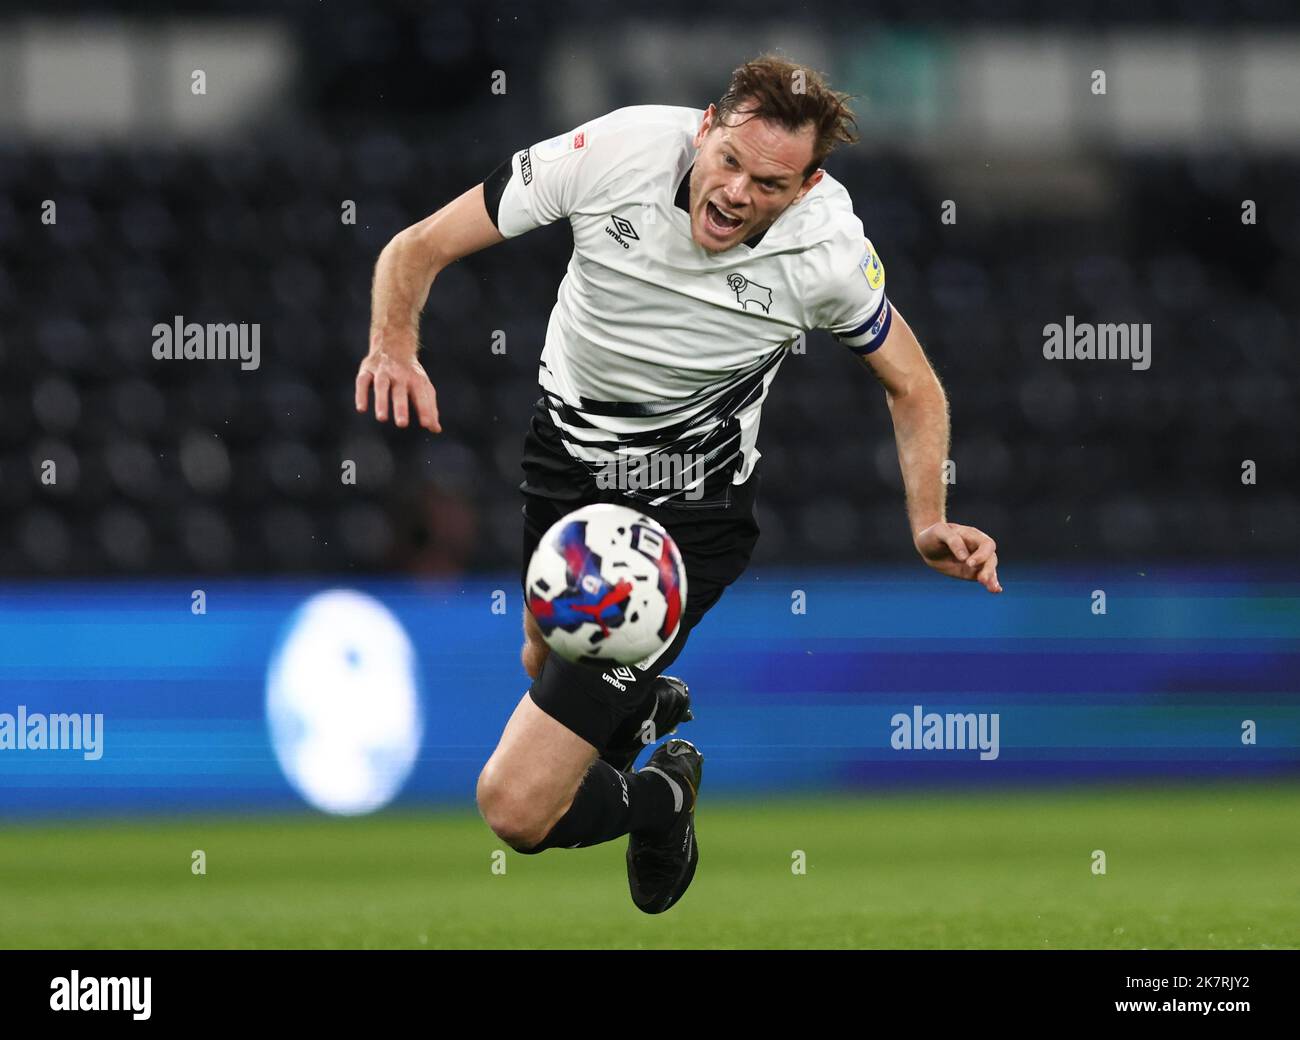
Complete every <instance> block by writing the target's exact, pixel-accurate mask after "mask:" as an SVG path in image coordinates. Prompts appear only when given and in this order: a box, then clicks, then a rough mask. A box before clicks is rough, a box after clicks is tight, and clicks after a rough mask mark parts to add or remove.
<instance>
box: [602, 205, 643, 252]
mask: <svg viewBox="0 0 1300 1040" xmlns="http://www.w3.org/2000/svg"><path fill="white" fill-rule="evenodd" d="M609 219H610V221H611V222H612V223H613V225H614V226H613V227H610V226H609V224H606V225H605V234H607V235H609V236H610V238H612V239H613V240H614V241H615V242H617V243H618V244H619V245H621V246H622V247H623V248H624V249H631V248H632V245H631V243H629V242H628V241H627V240H628V239H629V238H630V239H632V241H634V242H639V241H641V236H640V235H638V234H637V233H636V228H634V227H633V226H632V222H631V221H630V220H624V219H623V218H622V217H620V216H619V215H618V214H617V213H611V214H610V217H609Z"/></svg>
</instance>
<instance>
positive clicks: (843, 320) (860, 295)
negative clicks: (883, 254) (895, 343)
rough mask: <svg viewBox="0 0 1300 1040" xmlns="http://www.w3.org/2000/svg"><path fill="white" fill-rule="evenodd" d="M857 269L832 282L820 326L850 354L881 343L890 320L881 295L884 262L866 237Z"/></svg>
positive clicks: (889, 312) (860, 352) (885, 303)
mask: <svg viewBox="0 0 1300 1040" xmlns="http://www.w3.org/2000/svg"><path fill="white" fill-rule="evenodd" d="M866 247H867V248H866V252H865V253H863V254H862V257H861V259H860V260H859V261H858V264H857V270H855V271H853V274H852V277H851V278H849V279H848V281H847V282H846V281H844V280H843V278H844V275H841V277H840V280H839V281H837V282H836V283H835V285H836V287H835V292H834V296H833V298H832V299H831V300H830V303H829V306H828V308H827V311H828V313H829V317H828V318H827V320H826V322H825V324H824V325H823V326H822V327H823V328H825V329H826V330H827V331H829V332H830V333H831V335H833V336H834V337H835V338H836V339H837V340H839V341H840V342H841V343H843V344H844V345H845V346H846V347H848V348H849V349H850V350H851V351H853V353H855V354H857V355H859V356H863V355H866V354H870V353H871V352H872V351H873V350H875V349H876V348H877V347H879V346H880V345H881V344H882V343H884V342H885V337H887V336H888V335H889V327H890V325H891V323H892V321H893V308H891V307H890V305H889V300H888V298H887V297H886V296H885V265H884V264H883V263H882V262H881V260H880V256H879V254H878V253H877V252H876V250H875V247H874V246H873V245H872V244H871V242H870V240H867V241H866Z"/></svg>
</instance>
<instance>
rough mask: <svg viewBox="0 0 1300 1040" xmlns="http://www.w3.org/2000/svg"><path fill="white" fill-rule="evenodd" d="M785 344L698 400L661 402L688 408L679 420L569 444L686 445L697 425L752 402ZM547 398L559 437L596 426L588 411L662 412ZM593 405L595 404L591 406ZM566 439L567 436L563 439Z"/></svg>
mask: <svg viewBox="0 0 1300 1040" xmlns="http://www.w3.org/2000/svg"><path fill="white" fill-rule="evenodd" d="M785 353H786V351H785V347H778V348H777V349H776V350H774V351H772V353H771V354H769V355H768V356H767V357H765V358H764V359H763V360H762V361H761V362H760V363H759V365H758V367H757V368H754V369H750V370H749V371H747V372H742V373H741V374H740V375H739V376H737V377H736V378H735V379H734V380H732V382H730V383H728V384H726V385H724V386H721V387H719V388H718V390H717V391H716V392H715V393H714V395H713V396H712V397H708V398H705V399H704V400H700V399H699V398H698V397H697V398H690V399H688V400H686V401H685V402H662V404H664V405H670V406H671V407H672V410H673V411H682V410H683V409H684V408H690V409H691V414H690V415H688V416H686V417H685V418H683V419H682V420H681V421H680V422H676V423H672V424H670V425H668V426H661V427H657V428H655V429H652V430H639V431H636V432H633V433H620V434H617V435H616V439H614V440H597V441H583V440H579V439H577V438H573V439H572V440H571V441H570V443H574V444H584V445H587V446H588V447H592V448H605V449H607V450H610V451H613V450H615V449H617V448H619V447H628V448H646V447H654V446H655V445H665V444H668V443H674V442H675V443H677V444H679V445H681V444H685V443H686V442H687V441H688V440H689V439H690V436H691V434H692V432H693V431H698V434H697V435H703V434H704V432H705V431H703V430H700V427H702V426H705V425H707V424H709V423H711V422H712V421H713V420H715V419H718V418H719V417H723V416H725V417H728V418H730V417H732V416H735V415H737V414H738V413H739V412H741V411H743V410H744V409H745V408H746V407H748V406H749V405H750V404H752V403H753V401H754V400H755V398H756V397H757V396H758V395H759V394H760V393H761V392H762V388H763V378H764V377H765V376H766V375H767V374H768V372H770V371H771V370H772V369H773V368H775V367H776V366H777V365H778V364H779V363H780V362H781V360H782V359H783V358H784V357H785ZM547 397H548V399H549V401H550V404H551V407H552V408H553V409H554V410H555V412H556V413H557V414H558V418H559V425H560V432H561V436H563V434H564V432H565V428H566V427H568V428H571V429H574V430H584V429H586V430H590V429H595V426H594V425H593V424H592V423H591V422H589V421H588V420H587V418H586V416H585V415H583V414H582V413H584V412H589V413H591V414H592V415H617V416H622V417H625V418H634V417H637V416H638V415H642V416H649V415H654V414H662V412H658V413H657V412H656V411H648V412H643V413H637V412H626V411H622V410H608V411H607V410H603V409H623V408H625V407H633V408H635V407H638V406H625V405H623V404H620V403H617V402H610V401H591V400H588V399H587V398H580V401H581V404H580V405H579V406H578V407H577V408H574V407H573V406H572V405H570V404H569V403H568V402H566V401H564V400H562V399H561V398H560V397H558V396H557V395H555V394H552V393H548V394H547ZM659 405H660V403H659V402H655V403H653V404H651V405H648V406H644V407H647V408H650V409H655V408H657V407H658V406H659ZM593 406H595V407H593ZM565 439H566V440H569V438H565Z"/></svg>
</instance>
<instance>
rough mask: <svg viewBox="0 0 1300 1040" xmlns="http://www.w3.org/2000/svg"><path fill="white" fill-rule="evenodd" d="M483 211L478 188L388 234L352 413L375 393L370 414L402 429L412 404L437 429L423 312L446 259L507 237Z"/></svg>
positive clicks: (423, 420)
mask: <svg viewBox="0 0 1300 1040" xmlns="http://www.w3.org/2000/svg"><path fill="white" fill-rule="evenodd" d="M504 241H505V236H504V235H502V234H501V232H500V231H498V230H497V226H496V224H495V223H494V222H493V220H492V218H491V217H490V216H489V215H488V211H487V205H486V203H485V201H484V192H483V185H482V184H476V185H475V186H474V187H472V188H470V189H469V191H467V192H465V193H464V194H463V195H461V196H460V197H459V198H457V199H455V200H454V201H452V202H449V203H448V204H447V205H445V206H443V207H442V209H440V210H438V212H436V213H434V214H433V215H432V216H429V217H426V218H425V219H424V220H422V221H420V222H419V223H418V224H412V225H411V226H410V227H408V228H406V230H404V231H400V232H398V233H397V234H396V235H394V236H393V238H392V240H391V241H390V242H389V243H388V245H386V246H384V249H383V251H382V252H381V253H380V254H379V260H378V262H377V263H376V264H375V280H374V286H373V289H372V291H371V310H370V352H369V353H368V354H367V355H366V357H365V359H364V360H363V361H362V362H361V368H360V369H359V371H358V372H357V382H356V404H357V411H358V412H364V411H366V409H367V407H368V406H369V403H370V390H371V387H374V392H375V418H376V419H378V420H379V421H380V422H387V421H388V414H389V401H390V400H391V401H392V415H393V422H394V423H395V424H396V425H398V426H405V425H407V423H408V422H409V417H410V405H409V402H410V401H414V402H415V411H416V414H417V415H418V416H419V420H420V425H421V426H423V427H424V428H425V429H427V430H431V431H432V432H434V433H441V432H442V424H441V423H440V422H439V421H438V395H437V393H436V391H435V390H434V388H433V383H431V382H430V381H429V376H428V375H427V374H426V373H425V371H424V367H423V366H422V365H421V364H420V362H419V360H418V359H417V357H416V354H417V353H418V351H419V349H420V312H421V311H422V310H423V309H424V304H425V301H426V300H427V299H428V298H429V290H430V288H431V287H432V285H433V282H434V279H435V278H437V277H438V274H439V272H441V271H442V269H443V268H444V267H446V266H447V265H448V264H452V263H455V262H456V261H457V260H459V259H460V258H461V257H463V256H469V254H470V253H476V252H478V251H479V250H480V249H486V248H487V247H488V246H491V245H496V244H497V243H498V242H504Z"/></svg>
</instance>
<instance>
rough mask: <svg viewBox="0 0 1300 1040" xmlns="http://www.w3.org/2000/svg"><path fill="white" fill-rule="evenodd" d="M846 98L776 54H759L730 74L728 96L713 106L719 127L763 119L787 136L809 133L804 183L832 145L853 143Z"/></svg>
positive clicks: (854, 123) (812, 73)
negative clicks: (810, 141)
mask: <svg viewBox="0 0 1300 1040" xmlns="http://www.w3.org/2000/svg"><path fill="white" fill-rule="evenodd" d="M849 100H850V97H849V95H848V94H842V93H840V92H839V91H836V90H831V88H830V87H829V86H828V85H827V83H826V79H825V77H824V76H823V75H822V74H821V73H820V72H817V71H816V70H815V69H808V68H804V67H803V66H802V65H798V64H796V63H795V62H792V61H790V60H788V59H787V58H783V57H781V56H780V55H778V54H763V55H761V56H759V57H757V58H754V59H753V60H752V61H747V62H745V64H744V65H741V66H740V67H739V68H738V69H736V70H735V71H733V72H732V74H731V82H730V83H729V84H728V85H727V92H726V93H725V94H723V95H722V97H721V98H720V99H719V100H718V102H717V107H718V117H719V119H720V121H722V122H725V123H728V124H731V123H734V122H736V120H734V119H732V118H731V117H732V116H733V115H740V116H743V117H745V119H746V120H748V119H753V118H758V119H768V120H771V121H772V122H774V123H776V124H777V125H778V126H781V127H784V128H785V129H786V130H789V131H791V132H792V133H798V132H799V131H800V130H802V129H803V128H804V127H806V126H808V125H810V124H811V125H812V128H813V134H814V136H813V157H812V162H811V163H809V164H808V168H807V169H805V170H804V172H803V175H804V177H808V176H809V175H810V174H811V173H813V171H815V170H816V169H817V167H819V166H820V165H821V164H822V162H823V160H825V158H826V157H827V156H828V155H830V154H831V152H832V151H834V150H835V147H836V145H840V144H853V143H854V142H855V141H857V139H858V135H857V133H856V130H857V121H856V120H855V118H854V116H853V110H852V109H851V108H849V105H848V102H849Z"/></svg>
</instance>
